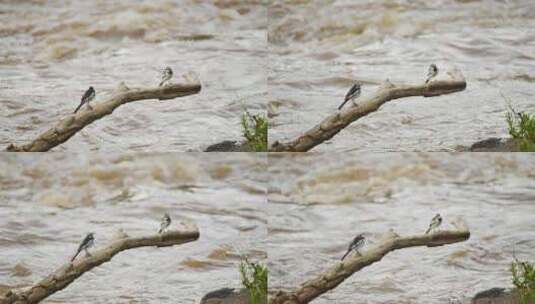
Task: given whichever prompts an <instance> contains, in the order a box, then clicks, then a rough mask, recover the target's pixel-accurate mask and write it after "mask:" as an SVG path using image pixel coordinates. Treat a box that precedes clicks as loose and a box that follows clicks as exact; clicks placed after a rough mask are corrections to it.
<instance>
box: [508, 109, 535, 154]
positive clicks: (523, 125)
mask: <svg viewBox="0 0 535 304" xmlns="http://www.w3.org/2000/svg"><path fill="white" fill-rule="evenodd" d="M505 117H506V119H507V125H508V126H509V134H510V135H511V136H512V137H513V138H514V139H516V140H517V142H518V145H519V146H518V147H519V149H520V151H522V152H535V116H534V115H531V114H529V113H525V112H516V111H515V110H514V109H513V108H512V107H509V112H507V114H506V116H505Z"/></svg>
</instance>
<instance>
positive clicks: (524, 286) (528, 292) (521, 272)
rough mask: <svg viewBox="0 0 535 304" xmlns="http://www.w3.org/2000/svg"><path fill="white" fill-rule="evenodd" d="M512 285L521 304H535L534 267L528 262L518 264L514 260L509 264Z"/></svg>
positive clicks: (518, 262)
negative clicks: (516, 290)
mask: <svg viewBox="0 0 535 304" xmlns="http://www.w3.org/2000/svg"><path fill="white" fill-rule="evenodd" d="M511 273H512V275H513V284H514V285H515V286H516V288H517V289H518V292H519V294H520V302H521V303H522V304H528V303H535V266H534V265H533V263H530V262H520V261H518V260H517V259H516V258H515V260H514V261H513V262H512V263H511Z"/></svg>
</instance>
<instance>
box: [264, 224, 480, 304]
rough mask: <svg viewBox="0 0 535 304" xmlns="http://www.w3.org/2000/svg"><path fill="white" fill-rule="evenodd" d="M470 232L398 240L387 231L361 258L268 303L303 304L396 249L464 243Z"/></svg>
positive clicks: (349, 260) (463, 228) (460, 228)
mask: <svg viewBox="0 0 535 304" xmlns="http://www.w3.org/2000/svg"><path fill="white" fill-rule="evenodd" d="M469 237H470V232H469V230H468V228H466V225H464V223H460V224H459V226H458V230H454V231H437V232H435V233H431V234H421V235H414V236H408V237H400V236H399V235H397V234H396V233H394V232H393V231H390V232H389V233H388V234H387V235H386V236H385V237H384V238H383V240H382V241H381V242H380V243H379V244H378V245H377V246H375V247H372V248H370V249H368V250H366V251H363V252H362V253H361V255H356V254H355V255H353V256H348V258H346V259H345V260H344V261H343V262H339V263H337V264H336V265H334V266H332V267H330V268H329V269H327V270H326V271H325V272H323V273H321V274H320V275H318V276H317V277H316V278H313V279H311V280H309V281H307V282H305V283H304V284H302V285H301V286H300V287H299V288H298V289H297V290H294V291H278V292H277V293H276V294H275V296H274V297H273V298H271V299H270V302H269V303H270V304H305V303H309V302H310V301H312V300H314V299H315V298H317V297H319V296H320V295H322V294H323V293H325V292H327V291H329V290H331V289H334V288H336V287H337V286H338V285H340V284H341V283H342V282H343V281H344V280H345V279H347V278H349V277H350V276H351V275H352V274H353V273H355V272H357V271H359V270H360V269H362V268H364V267H366V266H369V265H371V264H373V263H375V262H378V261H380V260H381V259H382V258H383V257H384V256H385V255H386V254H387V253H389V252H392V251H394V250H397V249H402V248H409V247H416V246H427V247H436V246H442V245H447V244H452V243H457V242H462V241H466V240H467V239H468V238H469Z"/></svg>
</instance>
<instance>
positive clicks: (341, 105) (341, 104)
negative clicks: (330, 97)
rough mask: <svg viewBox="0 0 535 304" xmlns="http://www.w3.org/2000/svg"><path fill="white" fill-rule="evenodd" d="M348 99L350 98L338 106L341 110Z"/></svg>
mask: <svg viewBox="0 0 535 304" xmlns="http://www.w3.org/2000/svg"><path fill="white" fill-rule="evenodd" d="M348 100H349V99H346V100H344V102H342V104H341V105H340V106H339V107H338V110H341V109H342V107H343V106H344V105H345V104H346V102H347V101H348Z"/></svg>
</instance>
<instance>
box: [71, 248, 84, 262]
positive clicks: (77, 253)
mask: <svg viewBox="0 0 535 304" xmlns="http://www.w3.org/2000/svg"><path fill="white" fill-rule="evenodd" d="M80 252H82V250H78V251H77V252H76V254H75V255H74V256H73V257H72V259H71V262H74V259H76V257H77V256H78V255H79V254H80Z"/></svg>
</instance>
